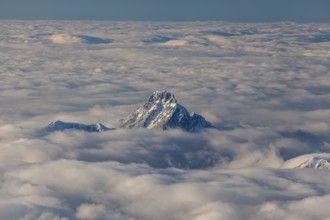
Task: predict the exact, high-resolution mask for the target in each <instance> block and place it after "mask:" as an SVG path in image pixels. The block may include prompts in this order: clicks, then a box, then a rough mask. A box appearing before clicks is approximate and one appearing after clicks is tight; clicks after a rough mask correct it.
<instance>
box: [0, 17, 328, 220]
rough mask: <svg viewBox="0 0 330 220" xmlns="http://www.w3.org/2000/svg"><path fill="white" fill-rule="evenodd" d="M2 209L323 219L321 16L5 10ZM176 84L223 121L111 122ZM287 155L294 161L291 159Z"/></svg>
mask: <svg viewBox="0 0 330 220" xmlns="http://www.w3.org/2000/svg"><path fill="white" fill-rule="evenodd" d="M0 28H1V30H2V32H1V35H0V49H1V51H2V53H1V54H0V64H1V65H0V72H1V83H0V85H1V87H0V97H1V98H0V105H1V111H0V151H1V154H0V197H1V198H4V199H2V201H1V202H0V219H40V220H41V219H62V220H64V219H109V218H110V219H196V220H197V219H242V218H248V219H326V218H327V217H328V215H327V210H328V208H327V205H326V204H328V203H329V201H330V199H329V198H330V196H329V189H330V187H329V182H330V181H329V178H328V175H327V172H326V171H322V170H313V169H301V170H296V169H294V170H290V169H282V167H283V166H284V167H285V166H286V165H287V164H288V162H287V161H288V160H290V159H292V158H295V157H297V156H300V155H303V154H309V153H319V152H325V153H329V152H330V145H329V143H330V138H329V137H330V136H329V133H330V128H329V125H330V117H329V116H330V111H329V107H330V106H329V103H330V87H329V85H330V81H329V68H330V65H329V62H328V61H329V58H330V54H329V51H330V41H329V37H328V34H327V33H329V32H330V26H329V24H294V23H273V24H252V23H250V24H239V23H238V24H231V23H221V22H194V23H170V22H168V23H147V22H133V23H130V22H122V23H121V22H115V23H112V22H67V21H58V22H54V21H40V22H37V21H29V22H22V21H4V22H1V24H0ZM165 89H166V90H170V91H171V92H173V93H174V94H175V96H176V98H177V100H178V102H180V103H181V104H182V105H184V106H186V107H187V108H188V109H189V110H190V111H194V112H197V113H200V114H202V115H203V116H205V117H206V119H207V120H208V121H210V122H212V123H213V124H214V125H216V126H217V127H218V128H219V130H209V131H205V132H202V133H198V134H189V133H185V132H183V131H180V130H171V131H165V132H163V131H159V130H146V129H135V130H125V129H118V130H115V131H109V132H103V133H85V132H80V131H70V130H69V131H65V132H54V133H51V134H47V135H41V134H40V132H38V131H39V129H40V128H43V127H45V126H46V125H47V124H49V123H50V122H52V121H56V120H63V121H73V122H80V123H84V124H91V123H94V122H101V123H103V124H105V125H106V126H107V127H118V120H119V119H120V118H123V117H124V116H126V115H128V114H129V113H130V112H131V111H133V110H134V109H135V108H137V107H138V106H140V105H141V104H143V103H144V102H146V101H147V99H148V97H149V96H150V95H151V93H152V92H153V91H155V90H165ZM291 162H292V161H291Z"/></svg>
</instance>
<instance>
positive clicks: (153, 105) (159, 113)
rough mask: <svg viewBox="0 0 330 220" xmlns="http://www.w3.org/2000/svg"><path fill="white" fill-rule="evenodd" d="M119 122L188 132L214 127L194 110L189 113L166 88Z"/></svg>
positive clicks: (130, 126)
mask: <svg viewBox="0 0 330 220" xmlns="http://www.w3.org/2000/svg"><path fill="white" fill-rule="evenodd" d="M120 122H121V127H122V128H148V129H152V128H158V129H163V130H167V129H170V128H180V129H182V130H184V131H188V132H196V131H200V130H202V129H204V128H214V126H213V125H212V124H211V123H210V122H208V121H206V120H205V118H204V117H203V116H201V115H198V114H196V113H194V112H192V113H189V112H188V110H187V109H186V108H185V107H184V106H182V105H180V104H179V103H178V102H177V100H176V99H175V97H174V95H173V94H172V93H171V92H169V91H167V90H165V91H156V92H154V93H153V94H152V95H151V96H150V98H149V100H148V102H147V103H145V104H144V105H143V106H141V107H139V108H137V109H136V110H135V111H134V112H132V113H131V114H130V115H128V116H127V117H126V118H124V119H121V120H120Z"/></svg>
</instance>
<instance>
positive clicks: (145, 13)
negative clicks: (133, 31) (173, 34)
mask: <svg viewBox="0 0 330 220" xmlns="http://www.w3.org/2000/svg"><path fill="white" fill-rule="evenodd" d="M0 19H84V20H117V21H118V20H120V21H126V20H133V21H134V20H144V21H145V20H147V21H149V20H150V21H198V20H221V21H234V22H269V21H298V22H330V1H329V0H166V1H165V0H28V1H27V0H0Z"/></svg>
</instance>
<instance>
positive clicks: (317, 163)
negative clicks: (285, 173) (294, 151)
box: [282, 153, 330, 169]
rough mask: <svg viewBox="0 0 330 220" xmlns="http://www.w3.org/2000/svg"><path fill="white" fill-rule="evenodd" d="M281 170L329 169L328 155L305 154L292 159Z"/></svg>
mask: <svg viewBox="0 0 330 220" xmlns="http://www.w3.org/2000/svg"><path fill="white" fill-rule="evenodd" d="M282 168H313V169H330V154H326V153H319V154H306V155H301V156H298V157H295V158H292V159H290V160H288V161H286V162H285V163H284V165H283V166H282Z"/></svg>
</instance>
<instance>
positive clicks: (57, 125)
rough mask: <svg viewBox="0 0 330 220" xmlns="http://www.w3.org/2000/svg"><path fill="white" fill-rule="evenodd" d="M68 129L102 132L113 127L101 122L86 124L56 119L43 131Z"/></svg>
mask: <svg viewBox="0 0 330 220" xmlns="http://www.w3.org/2000/svg"><path fill="white" fill-rule="evenodd" d="M67 129H75V130H81V131H87V132H102V131H108V130H113V129H111V128H107V127H106V126H104V125H103V124H100V123H96V124H90V125H85V124H81V123H73V122H63V121H55V122H52V123H50V124H49V125H48V126H46V127H45V128H44V129H43V131H46V132H54V131H64V130H67Z"/></svg>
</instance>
